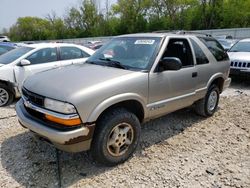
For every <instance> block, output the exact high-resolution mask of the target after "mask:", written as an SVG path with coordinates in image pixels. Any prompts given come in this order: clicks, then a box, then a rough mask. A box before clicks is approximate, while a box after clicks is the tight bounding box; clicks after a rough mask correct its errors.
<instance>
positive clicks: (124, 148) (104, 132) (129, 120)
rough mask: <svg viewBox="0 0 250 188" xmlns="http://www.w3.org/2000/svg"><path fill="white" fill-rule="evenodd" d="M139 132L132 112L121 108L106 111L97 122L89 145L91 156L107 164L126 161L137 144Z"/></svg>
mask: <svg viewBox="0 0 250 188" xmlns="http://www.w3.org/2000/svg"><path fill="white" fill-rule="evenodd" d="M140 132H141V128H140V122H139V120H138V118H137V117H136V116H135V115H134V114H133V113H131V112H128V111H127V110H126V109H123V108H118V109H114V110H112V111H109V112H107V113H106V114H104V116H103V117H102V118H101V119H100V120H99V121H98V122H97V128H96V130H95V135H94V139H93V142H92V146H91V153H92V156H93V158H94V159H95V160H96V161H97V162H99V163H101V164H104V165H107V166H113V165H116V164H119V163H122V162H124V161H126V160H127V159H128V158H129V157H131V155H132V154H133V152H134V151H135V149H136V147H137V145H138V142H139V138H140Z"/></svg>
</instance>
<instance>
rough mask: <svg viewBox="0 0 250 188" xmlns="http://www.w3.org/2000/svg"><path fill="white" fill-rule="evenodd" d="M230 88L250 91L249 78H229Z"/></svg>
mask: <svg viewBox="0 0 250 188" xmlns="http://www.w3.org/2000/svg"><path fill="white" fill-rule="evenodd" d="M231 79H232V81H231V85H230V88H233V89H245V90H250V76H247V75H244V76H231Z"/></svg>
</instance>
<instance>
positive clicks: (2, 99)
mask: <svg viewBox="0 0 250 188" xmlns="http://www.w3.org/2000/svg"><path fill="white" fill-rule="evenodd" d="M8 100H9V94H8V92H7V91H6V90H5V89H3V88H0V106H3V105H5V104H6V103H7V102H8Z"/></svg>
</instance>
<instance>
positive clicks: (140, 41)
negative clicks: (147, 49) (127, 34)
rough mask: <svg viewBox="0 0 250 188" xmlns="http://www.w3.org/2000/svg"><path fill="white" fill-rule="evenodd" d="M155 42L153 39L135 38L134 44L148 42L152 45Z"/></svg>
mask: <svg viewBox="0 0 250 188" xmlns="http://www.w3.org/2000/svg"><path fill="white" fill-rule="evenodd" d="M154 43H155V40H137V41H135V44H149V45H152V44H154Z"/></svg>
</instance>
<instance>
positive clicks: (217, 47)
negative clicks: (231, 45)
mask: <svg viewBox="0 0 250 188" xmlns="http://www.w3.org/2000/svg"><path fill="white" fill-rule="evenodd" d="M199 39H200V40H201V42H203V44H205V46H206V47H207V48H208V49H209V51H210V52H211V53H212V54H213V55H214V57H215V59H216V60H217V61H227V60H229V57H228V55H227V53H226V52H225V50H224V48H223V47H222V46H221V44H220V43H219V42H218V41H217V40H215V39H214V38H211V37H199Z"/></svg>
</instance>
